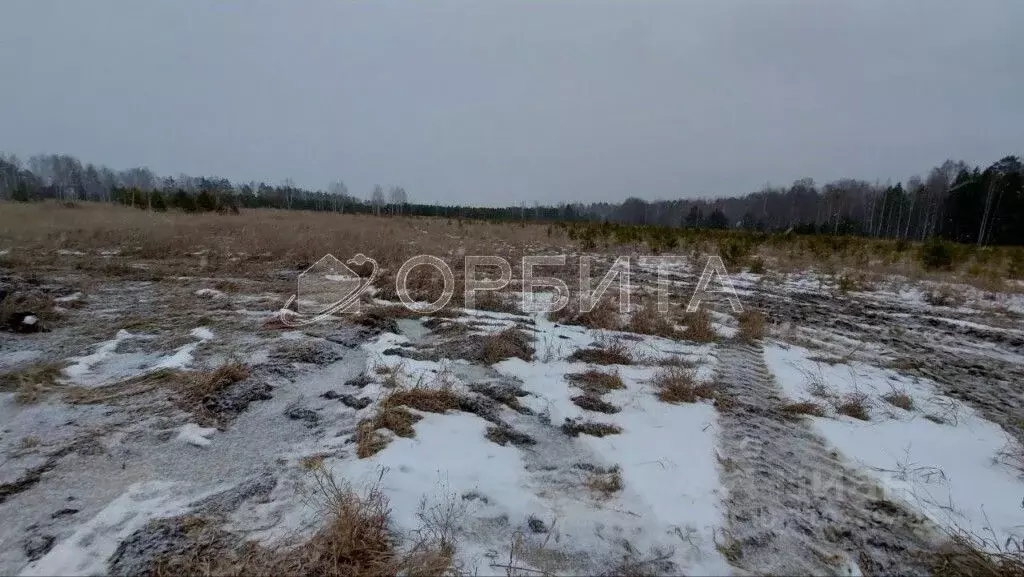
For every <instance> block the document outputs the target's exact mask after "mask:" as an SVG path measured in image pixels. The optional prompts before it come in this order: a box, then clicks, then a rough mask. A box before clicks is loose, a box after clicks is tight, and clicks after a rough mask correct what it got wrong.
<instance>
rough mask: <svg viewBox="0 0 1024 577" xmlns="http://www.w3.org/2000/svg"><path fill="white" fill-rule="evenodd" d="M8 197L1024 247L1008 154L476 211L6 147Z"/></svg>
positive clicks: (397, 192)
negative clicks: (871, 178)
mask: <svg viewBox="0 0 1024 577" xmlns="http://www.w3.org/2000/svg"><path fill="white" fill-rule="evenodd" d="M0 198H2V199H7V200H16V201H25V202H27V201H35V200H42V199H57V200H60V201H64V202H74V201H79V200H90V201H102V202H114V203H120V204H125V205H129V206H136V207H139V208H143V209H147V210H167V209H177V210H183V211H186V212H206V211H222V212H237V211H238V210H239V208H279V209H293V210H313V211H331V212H339V213H361V214H375V215H403V214H404V215H412V216H436V217H449V218H464V219H485V220H499V221H567V222H573V221H596V222H614V223H621V224H637V225H653V226H664V227H687V228H718V229H727V228H728V229H745V230H757V231H784V230H793V231H794V232H799V233H806V234H832V235H864V236H871V237H879V238H894V239H903V240H921V241H923V240H927V239H931V238H939V239H945V240H949V241H955V242H960V243H973V244H979V245H984V244H1014V245H1024V166H1022V164H1021V160H1020V158H1019V157H1017V156H1006V157H1004V158H1002V159H1000V160H998V161H996V162H994V163H992V164H991V165H990V166H988V167H987V168H984V169H982V168H980V167H977V166H974V167H972V166H969V165H968V164H967V163H965V162H962V161H952V160H947V161H945V162H943V163H942V164H940V165H938V166H935V167H934V168H932V169H931V170H930V171H929V172H928V173H927V174H926V175H925V176H924V177H923V178H922V177H921V176H914V177H911V178H909V179H907V181H906V182H897V183H895V184H892V183H885V184H882V183H879V182H874V183H872V182H868V181H865V180H859V179H849V178H847V179H840V180H836V181H833V182H828V183H826V184H824V185H822V186H818V185H817V184H816V183H815V182H814V180H813V179H810V178H803V179H799V180H797V181H795V182H794V183H793V184H792V185H790V186H770V185H766V186H765V187H764V188H763V189H762V190H759V191H757V192H752V193H749V194H743V195H738V196H731V197H723V198H702V199H678V200H658V201H645V200H643V199H640V198H637V197H629V198H627V199H626V200H625V201H624V202H622V203H607V202H601V203H562V204H559V205H557V206H551V205H547V206H542V205H539V204H534V205H532V206H527V205H526V204H520V205H519V206H507V207H473V206H459V205H438V204H421V203H413V202H410V200H409V196H408V194H407V193H406V191H405V189H404V188H403V187H401V186H391V187H389V189H388V191H387V192H385V189H384V187H383V186H381V185H376V186H375V187H374V188H373V190H372V191H371V192H370V194H369V195H368V198H366V199H360V198H358V197H356V196H354V195H352V194H350V193H349V190H348V188H347V187H346V186H345V184H344V183H343V182H341V181H336V182H333V183H331V184H330V185H328V186H327V188H326V189H325V190H309V189H304V188H301V187H298V186H296V185H295V184H294V183H293V182H292V181H290V180H285V181H283V182H282V183H280V184H268V183H266V182H255V181H250V182H231V181H230V180H228V179H226V178H221V177H193V176H189V175H184V174H182V175H179V176H177V177H170V176H166V177H159V176H157V175H155V174H153V172H152V171H150V170H149V169H147V168H141V167H140V168H131V169H128V170H122V171H116V170H112V169H110V168H108V167H106V166H97V165H94V164H85V165H83V164H82V163H81V161H79V160H78V159H77V158H75V157H73V156H69V155H61V154H40V155H35V156H32V157H31V158H29V159H28V162H27V163H25V162H22V161H21V160H20V159H19V158H18V157H16V156H14V155H4V154H0Z"/></svg>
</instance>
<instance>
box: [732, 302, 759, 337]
mask: <svg viewBox="0 0 1024 577" xmlns="http://www.w3.org/2000/svg"><path fill="white" fill-rule="evenodd" d="M739 322H740V330H739V332H737V333H736V338H737V339H739V340H741V341H743V342H748V343H749V342H753V341H757V340H760V339H762V338H764V325H765V316H764V313H762V312H760V311H755V310H749V309H748V310H745V311H743V312H742V313H740V316H739Z"/></svg>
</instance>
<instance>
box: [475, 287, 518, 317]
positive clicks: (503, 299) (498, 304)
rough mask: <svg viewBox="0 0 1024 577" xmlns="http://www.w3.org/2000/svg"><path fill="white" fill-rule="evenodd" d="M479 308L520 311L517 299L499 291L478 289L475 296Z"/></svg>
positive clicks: (498, 311) (493, 310) (506, 311)
mask: <svg viewBox="0 0 1024 577" xmlns="http://www.w3.org/2000/svg"><path fill="white" fill-rule="evenodd" d="M474 299H475V301H476V302H475V303H473V304H474V306H475V307H476V309H477V310H481V311H492V312H496V313H519V312H520V311H519V307H518V306H517V305H516V303H515V300H514V299H512V298H510V297H507V296H505V295H502V294H501V293H499V292H498V291H477V293H476V296H475V297H474Z"/></svg>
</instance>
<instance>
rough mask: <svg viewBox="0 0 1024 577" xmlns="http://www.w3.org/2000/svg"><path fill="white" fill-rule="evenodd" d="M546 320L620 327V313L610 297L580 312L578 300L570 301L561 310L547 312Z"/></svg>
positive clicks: (607, 327)
mask: <svg viewBox="0 0 1024 577" xmlns="http://www.w3.org/2000/svg"><path fill="white" fill-rule="evenodd" d="M548 320H550V321H551V322H554V323H560V324H563V325H580V326H584V327H588V328H591V329H607V330H618V329H619V328H621V327H622V315H620V314H619V307H618V305H617V304H616V303H615V302H613V301H612V300H611V299H602V300H600V301H598V302H597V304H596V305H594V308H593V309H591V310H589V311H586V312H580V307H579V303H578V302H572V301H571V300H570V302H569V304H567V305H566V306H565V307H563V308H562V309H561V310H558V311H554V312H551V313H548Z"/></svg>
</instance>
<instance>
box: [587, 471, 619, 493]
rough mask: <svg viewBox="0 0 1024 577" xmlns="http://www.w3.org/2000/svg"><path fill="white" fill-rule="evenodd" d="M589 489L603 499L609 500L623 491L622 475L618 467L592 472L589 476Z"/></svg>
mask: <svg viewBox="0 0 1024 577" xmlns="http://www.w3.org/2000/svg"><path fill="white" fill-rule="evenodd" d="M586 483H587V488H588V489H590V490H591V491H593V492H594V493H596V494H597V495H598V497H600V498H602V499H609V498H611V497H612V496H614V495H615V494H616V493H618V492H619V491H621V490H622V473H621V472H620V470H619V467H618V466H615V467H612V468H611V469H609V470H607V471H604V470H597V471H591V472H590V473H589V474H588V475H587V481H586Z"/></svg>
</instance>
